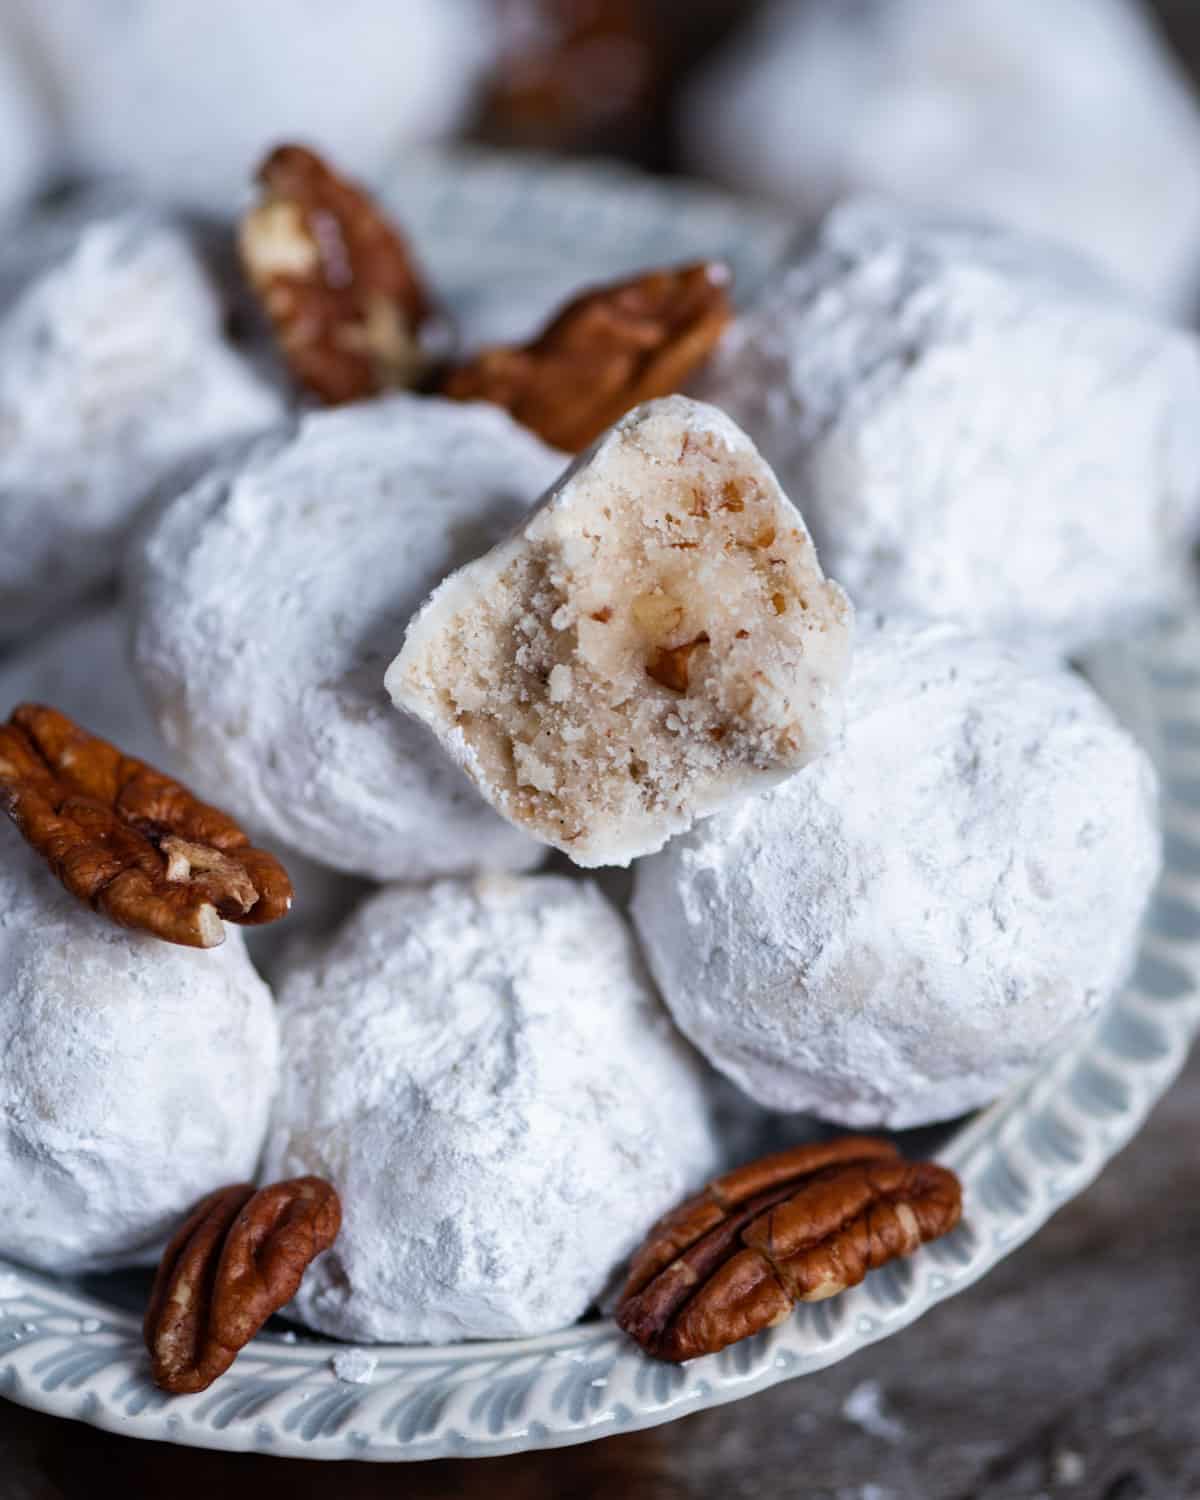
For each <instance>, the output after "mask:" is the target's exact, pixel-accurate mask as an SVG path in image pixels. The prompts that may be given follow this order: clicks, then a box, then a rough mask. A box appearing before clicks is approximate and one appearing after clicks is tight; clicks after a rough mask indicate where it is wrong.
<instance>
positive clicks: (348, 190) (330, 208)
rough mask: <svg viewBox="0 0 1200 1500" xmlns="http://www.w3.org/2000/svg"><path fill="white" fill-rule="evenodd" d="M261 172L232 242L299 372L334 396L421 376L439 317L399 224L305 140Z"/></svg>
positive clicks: (282, 150)
mask: <svg viewBox="0 0 1200 1500" xmlns="http://www.w3.org/2000/svg"><path fill="white" fill-rule="evenodd" d="M258 181H259V184H260V186H261V188H262V198H261V201H260V202H259V203H258V204H257V205H256V206H255V207H254V208H252V209H251V210H250V211H249V212H248V213H247V214H246V216H245V217H244V218H243V220H242V224H241V228H240V231H239V235H238V248H239V251H240V254H241V259H242V265H243V267H244V269H245V271H246V275H247V277H248V278H249V281H250V284H251V285H252V286H253V287H254V289H255V291H256V293H257V294H258V297H259V300H260V301H261V303H262V305H263V307H264V309H265V311H266V313H267V316H268V317H269V318H270V320H271V323H272V325H273V326H274V329H275V335H276V338H277V340H278V342H279V346H280V349H281V350H282V353H283V356H284V359H285V360H286V362H287V365H288V368H289V369H290V370H291V372H292V375H293V376H294V377H295V379H296V381H297V382H298V383H299V384H300V385H301V386H303V387H304V389H305V390H308V391H310V392H312V394H313V395H315V396H317V397H319V398H320V400H322V401H324V402H326V403H327V404H329V405H331V406H336V405H340V404H342V403H344V402H348V401H361V400H364V399H365V398H366V397H369V396H374V395H377V394H378V393H379V392H381V391H385V390H392V389H403V388H407V387H411V386H415V385H417V384H419V383H420V381H421V380H422V379H423V378H424V377H425V375H426V373H427V371H428V369H429V366H430V362H431V359H432V358H433V354H434V348H433V346H434V345H435V344H436V343H437V341H438V339H439V338H440V337H441V336H443V335H444V331H445V324H444V320H443V319H442V318H441V316H440V315H439V314H438V313H437V312H436V310H435V308H434V305H433V301H432V299H431V297H430V295H429V293H428V292H427V291H426V289H425V286H424V283H423V281H422V279H421V275H420V273H419V271H418V269H417V265H416V262H415V260H414V258H413V255H412V252H411V250H410V249H409V247H408V244H407V243H406V241H405V240H404V238H403V236H402V235H401V234H400V232H399V230H397V229H396V228H395V227H394V226H393V225H392V224H390V223H389V222H388V221H387V219H386V218H385V217H384V215H383V214H382V213H380V211H379V210H378V209H377V208H376V206H375V205H374V203H373V202H372V201H371V199H370V198H369V197H368V196H367V194H366V193H365V192H364V191H363V190H362V189H361V188H359V187H356V186H355V185H354V184H352V183H350V182H347V181H346V180H345V179H344V178H342V177H339V176H338V174H337V173H336V172H334V171H333V169H332V168H331V167H330V166H329V165H328V164H327V163H326V162H324V161H323V160H322V159H321V158H320V157H319V156H318V155H317V154H316V152H314V151H310V150H308V149H307V147H304V146H296V145H286V146H279V147H277V148H276V150H274V151H272V152H271V154H270V155H269V156H268V157H267V159H266V160H265V161H264V162H263V164H262V166H261V167H260V168H259V171H258Z"/></svg>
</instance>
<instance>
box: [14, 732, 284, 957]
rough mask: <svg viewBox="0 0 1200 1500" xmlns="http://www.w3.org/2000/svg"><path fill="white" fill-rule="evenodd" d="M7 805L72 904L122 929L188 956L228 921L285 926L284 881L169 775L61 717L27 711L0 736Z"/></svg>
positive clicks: (266, 858)
mask: <svg viewBox="0 0 1200 1500" xmlns="http://www.w3.org/2000/svg"><path fill="white" fill-rule="evenodd" d="M0 806H2V807H3V809H4V810H5V811H6V812H7V813H8V815H9V817H11V818H12V820H13V822H14V823H15V824H16V825H17V827H18V828H19V829H20V830H21V833H22V834H23V835H24V837H25V839H26V840H27V842H28V843H29V844H30V845H31V846H32V847H33V848H34V849H36V850H37V852H38V853H39V854H40V855H41V856H42V858H43V859H44V860H45V861H46V862H47V863H48V864H49V866H50V868H51V869H52V870H53V871H54V873H55V875H57V877H58V878H59V880H61V881H62V883H63V885H65V886H66V888H67V890H69V891H70V892H71V894H72V895H73V896H78V897H79V899H80V900H81V901H86V902H87V903H88V905H89V906H91V907H92V908H93V909H94V910H95V911H98V912H101V913H103V914H104V915H105V916H107V917H108V918H109V919H110V920H111V921H113V922H116V923H117V924H118V925H120V926H122V927H133V928H139V929H141V930H142V931H145V932H150V933H153V934H154V935H155V936H156V937H160V938H164V939H165V940H166V941H167V942H170V943H182V944H184V945H185V946H187V947H191V948H212V947H215V946H216V945H217V944H219V943H221V942H223V941H224V937H225V930H224V927H223V926H222V918H223V919H224V920H225V921H229V922H237V923H240V924H243V925H251V926H257V925H259V924H261V923H264V922H274V921H275V920H276V919H277V918H279V917H282V916H286V914H287V912H288V910H289V908H290V907H291V904H292V885H291V881H290V880H289V879H288V876H287V871H286V870H285V869H284V868H283V866H282V865H281V864H280V863H279V861H278V860H277V859H276V858H275V856H274V855H272V854H267V853H266V852H265V851H264V850H262V849H254V848H252V847H251V845H250V841H249V839H248V838H247V837H246V835H245V834H244V833H243V832H242V830H241V828H239V827H238V825H237V824H236V823H235V822H234V821H233V819H232V818H229V817H227V816H226V815H225V814H224V813H222V812H218V810H217V809H216V808H215V807H209V806H208V805H207V804H206V803H204V802H200V801H199V800H198V799H197V798H196V797H194V796H193V795H192V793H191V792H189V791H188V789H187V788H186V787H184V786H181V785H180V784H179V782H177V781H172V780H171V778H170V777H169V776H164V775H163V774H162V772H161V771H156V770H154V769H153V767H151V766H148V765H146V764H145V762H144V761H140V760H135V759H134V758H133V757H132V756H129V755H123V754H122V753H121V751H120V750H118V749H117V748H116V746H114V745H110V744H109V743H108V741H107V740H102V739H98V738H97V737H96V736H95V735H92V734H88V732H87V731H86V730H85V729H81V728H80V727H79V725H77V724H75V723H74V722H72V720H70V719H69V718H67V716H66V715H65V714H62V713H59V712H58V711H57V710H56V709H53V708H45V707H42V706H41V705H39V704H34V703H23V704H21V705H20V707H18V708H16V709H14V710H13V713H12V716H11V717H10V719H9V721H8V723H7V724H3V725H0Z"/></svg>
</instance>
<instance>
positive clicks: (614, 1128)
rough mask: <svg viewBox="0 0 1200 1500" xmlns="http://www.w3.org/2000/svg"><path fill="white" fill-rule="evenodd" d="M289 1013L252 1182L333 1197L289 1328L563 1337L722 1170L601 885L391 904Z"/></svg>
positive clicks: (403, 893) (424, 892) (695, 1097)
mask: <svg viewBox="0 0 1200 1500" xmlns="http://www.w3.org/2000/svg"><path fill="white" fill-rule="evenodd" d="M280 996H281V1010H280V1016H281V1023H282V1034H283V1059H284V1063H283V1078H284V1085H283V1088H282V1091H281V1093H280V1096H279V1099H278V1103H277V1106H276V1110H275V1115H274V1122H273V1124H272V1127H271V1131H270V1137H269V1143H268V1147H267V1152H266V1157H265V1162H264V1173H265V1175H266V1178H267V1179H268V1180H270V1179H272V1178H279V1177H290V1176H294V1175H297V1174H303V1173H317V1174H319V1175H321V1176H325V1177H327V1178H328V1179H329V1180H330V1181H332V1182H333V1183H334V1185H335V1186H336V1187H337V1189H338V1192H339V1194H340V1195H341V1200H342V1208H343V1225H342V1232H341V1234H340V1236H339V1238H338V1241H337V1243H336V1245H335V1246H334V1247H333V1249H332V1250H330V1251H329V1252H328V1253H327V1254H326V1255H324V1256H322V1257H321V1259H320V1260H319V1261H317V1262H316V1263H315V1264H314V1265H313V1267H312V1268H311V1270H310V1271H309V1273H308V1274H307V1276H306V1277H305V1279H304V1283H303V1285H302V1286H301V1289H300V1292H299V1294H298V1296H297V1298H296V1300H295V1302H294V1303H293V1304H292V1311H293V1312H294V1314H295V1316H296V1317H297V1318H299V1319H300V1320H301V1321H302V1322H304V1323H307V1324H309V1325H310V1326H311V1327H313V1328H318V1329H320V1330H321V1331H322V1332H324V1333H328V1334H332V1335H333V1336H335V1337H338V1338H345V1339H353V1340H366V1341H396V1342H401V1343H422V1342H432V1343H438V1342H444V1341H448V1340H458V1339H471V1338H517V1337H521V1336H525V1335H533V1334H539V1333H547V1332H550V1331H551V1330H553V1329H556V1328H562V1327H565V1326H566V1325H567V1324H569V1323H571V1322H573V1321H574V1320H575V1319H577V1318H579V1317H580V1316H582V1314H583V1313H584V1312H585V1311H586V1310H587V1308H588V1306H589V1305H590V1304H591V1303H592V1302H593V1301H594V1300H595V1299H596V1298H597V1297H599V1296H600V1295H601V1293H602V1291H603V1289H604V1287H605V1284H606V1282H607V1281H608V1279H609V1277H610V1276H611V1274H612V1273H613V1272H614V1271H615V1270H616V1269H617V1268H618V1267H619V1266H620V1264H621V1263H622V1261H623V1260H624V1258H625V1257H626V1256H627V1255H628V1254H629V1253H630V1251H631V1250H632V1249H633V1248H634V1247H635V1245H636V1244H637V1243H638V1241H639V1240H640V1239H641V1237H642V1236H643V1235H644V1234H645V1232H646V1231H647V1229H648V1228H649V1226H650V1225H651V1223H653V1221H654V1220H655V1218H656V1217H657V1216H658V1215H659V1214H660V1213H662V1212H663V1211H664V1210H666V1209H668V1208H669V1207H671V1206H672V1204H674V1203H675V1202H676V1201H677V1200H678V1199H679V1198H680V1197H682V1196H683V1195H684V1194H685V1193H686V1192H688V1191H689V1190H690V1189H691V1188H692V1187H694V1186H695V1184H696V1183H697V1182H698V1181H699V1180H701V1179H703V1178H704V1177H705V1176H706V1175H707V1174H708V1173H710V1172H711V1171H712V1170H713V1168H714V1166H715V1165H716V1163H717V1161H718V1156H717V1143H716V1140H715V1138H714V1136H713V1134H712V1131H711V1128H710V1124H709V1117H708V1108H707V1098H708V1094H707V1086H706V1083H705V1079H704V1074H703V1070H702V1068H701V1065H700V1063H699V1060H698V1059H697V1058H696V1057H695V1056H694V1054H693V1053H692V1052H691V1050H690V1048H688V1047H687V1046H686V1044H685V1043H684V1042H683V1041H682V1040H681V1039H680V1037H679V1036H678V1035H677V1033H676V1032H675V1030H674V1028H673V1027H672V1026H671V1024H670V1021H669V1020H668V1018H667V1017H666V1015H665V1013H664V1012H663V1011H662V1009H661V1007H660V1006H659V1004H658V1002H657V1000H656V999H655V998H654V995H653V992H652V990H651V988H650V985H649V982H648V980H647V978H646V977H645V972H644V969H643V967H642V965H641V962H640V959H639V958H638V956H637V954H636V950H635V948H634V945H633V941H632V937H631V935H630V933H629V931H628V928H627V926H626V924H625V922H624V921H623V919H622V918H621V917H620V916H619V915H618V914H617V913H616V912H615V911H614V910H613V909H612V908H611V907H610V906H609V905H608V903H607V902H606V901H605V900H604V898H603V897H602V896H601V895H600V893H599V891H598V890H596V888H595V887H594V886H592V885H591V884H583V883H579V882H575V881H571V880H566V879H563V878H562V877H559V876H533V877H519V876H517V877H504V876H499V877H497V876H489V877H483V878H480V879H477V880H474V881H441V882H438V883H436V884H434V885H432V886H430V887H428V888H425V889H419V888H413V887H392V888H390V889H388V890H385V891H382V892H381V893H379V894H378V895H376V896H375V897H373V898H372V899H371V900H369V901H367V902H366V903H365V905H364V906H363V907H362V908H361V909H360V910H359V912H358V913H357V915H356V916H354V917H353V918H352V919H351V920H350V921H349V922H348V923H347V924H346V926H345V927H344V928H343V930H342V931H341V932H340V933H339V934H338V935H337V936H336V937H335V938H334V939H333V940H332V941H331V942H329V943H328V944H326V945H325V946H324V947H321V948H316V947H314V948H313V949H310V951H309V952H308V954H306V955H301V956H298V957H297V959H296V960H295V961H294V962H293V964H292V965H291V967H290V969H289V970H288V971H287V972H286V973H285V974H284V975H283V977H282V980H281V988H280Z"/></svg>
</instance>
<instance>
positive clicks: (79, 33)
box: [24, 0, 495, 216]
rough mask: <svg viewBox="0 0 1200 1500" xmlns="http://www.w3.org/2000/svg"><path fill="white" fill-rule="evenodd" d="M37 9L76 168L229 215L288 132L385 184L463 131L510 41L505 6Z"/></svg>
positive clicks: (369, 1)
mask: <svg viewBox="0 0 1200 1500" xmlns="http://www.w3.org/2000/svg"><path fill="white" fill-rule="evenodd" d="M24 3H25V4H26V6H27V8H28V11H29V24H30V28H31V30H32V31H33V32H34V33H35V35H36V36H37V37H38V38H39V40H40V42H41V45H42V48H43V50H44V52H45V54H46V58H47V61H48V65H49V68H50V72H51V74H52V76H53V78H54V81H55V84H56V86H57V91H58V94H59V96H60V98H61V100H62V113H63V118H64V124H65V128H66V134H67V147H68V150H69V152H70V155H71V159H72V161H73V164H74V165H75V166H76V167H77V168H78V169H79V170H80V171H82V172H84V173H88V174H101V175H108V174H122V175H125V176H128V177H129V178H131V179H133V180H134V181H136V182H137V183H138V184H139V185H140V186H141V187H142V188H143V189H145V190H146V191H147V192H150V193H152V194H153V195H154V196H155V197H156V198H158V199H162V200H166V201H169V202H182V203H187V204H189V205H191V206H193V207H197V208H203V209H206V210H209V211H212V212H214V213H218V214H220V215H222V216H227V215H230V214H232V213H234V212H236V210H237V207H238V205H239V202H240V199H241V197H242V195H243V194H244V192H245V190H246V188H247V186H248V184H249V181H250V177H251V174H252V172H253V170H254V168H255V166H256V164H257V162H258V160H259V158H260V157H261V156H262V155H263V154H264V153H265V152H266V151H267V150H268V149H269V148H270V147H271V146H273V145H275V144H276V143H277V142H279V141H280V140H286V139H290V138H291V139H294V138H296V137H297V136H298V137H299V138H300V139H303V140H311V141H313V142H314V143H316V144H318V145H319V146H320V147H321V149H322V151H325V152H328V153H329V155H330V156H331V157H332V158H333V159H334V160H335V161H337V160H341V161H344V162H345V163H346V165H347V167H348V168H350V169H352V170H353V172H354V174H355V175H356V176H363V177H366V178H372V177H375V176H377V175H379V174H381V173H382V172H383V171H384V170H385V169H386V168H387V166H388V165H389V164H390V163H391V162H392V161H393V160H394V159H395V158H396V156H397V154H398V153H399V152H400V150H401V148H402V147H403V146H404V145H405V144H412V143H414V142H417V141H428V140H435V139H437V138H439V137H442V136H445V135H448V134H450V133H451V132H452V131H453V130H455V129H456V128H457V127H458V126H459V125H460V124H461V123H462V120H463V118H464V116H465V115H466V113H467V111H468V109H469V108H470V105H471V101H472V98H473V95H474V91H475V87H476V84H477V82H478V80H479V78H480V75H481V73H482V70H483V69H484V68H485V67H486V66H487V64H488V62H489V61H490V58H491V56H492V54H493V49H494V46H495V40H494V25H493V22H492V16H491V11H492V6H491V4H490V0H404V4H403V5H400V6H398V5H397V4H396V3H395V0H338V3H337V4H336V5H327V4H325V3H323V0H251V3H246V0H170V3H169V4H165V5H164V4H162V3H161V0H122V3H121V4H120V5H97V4H96V3H95V0H24Z"/></svg>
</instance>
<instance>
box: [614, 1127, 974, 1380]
mask: <svg viewBox="0 0 1200 1500" xmlns="http://www.w3.org/2000/svg"><path fill="white" fill-rule="evenodd" d="M961 1213H962V1189H961V1187H960V1185H959V1182H958V1179H957V1178H956V1177H955V1176H954V1174H953V1172H950V1171H948V1170H947V1169H946V1168H945V1167H939V1166H937V1165H935V1164H934V1163H932V1162H907V1161H903V1160H901V1158H900V1156H899V1153H898V1152H897V1150H896V1148H895V1147H894V1146H893V1145H892V1144H891V1143H890V1142H888V1141H881V1140H875V1139H872V1138H871V1137H869V1136H844V1137H843V1138H842V1139H840V1140H834V1141H827V1142H823V1143H821V1144H818V1145H809V1146H797V1147H795V1148H794V1149H793V1150H791V1151H782V1152H780V1153H779V1154H778V1155H777V1156H768V1157H766V1158H765V1159H764V1160H762V1161H759V1162H754V1163H752V1164H751V1165H750V1166H746V1167H741V1168H739V1169H738V1170H737V1171H734V1172H729V1173H727V1174H726V1175H725V1176H724V1177H718V1178H717V1179H716V1180H715V1181H714V1182H711V1183H709V1185H708V1186H707V1187H706V1188H705V1189H704V1190H703V1191H702V1192H701V1193H699V1194H697V1195H696V1196H695V1197H694V1198H689V1199H688V1200H687V1202H686V1203H684V1204H683V1205H682V1206H681V1207H679V1208H677V1209H676V1210H674V1212H672V1213H669V1214H667V1215H666V1216H665V1217H664V1218H662V1219H660V1220H659V1222H658V1223H657V1224H656V1225H655V1226H654V1228H653V1229H652V1230H651V1232H650V1236H649V1238H648V1239H647V1241H646V1243H645V1245H644V1246H643V1247H642V1249H641V1250H640V1251H639V1252H638V1254H637V1255H636V1256H635V1258H634V1261H633V1264H632V1267H631V1270H630V1273H629V1279H628V1281H627V1282H626V1284H625V1288H624V1290H623V1291H622V1293H621V1300H620V1303H619V1305H618V1307H617V1322H618V1323H619V1324H620V1326H621V1327H622V1328H623V1329H624V1330H625V1332H626V1333H628V1334H629V1335H630V1337H632V1338H634V1339H636V1340H637V1342H638V1343H639V1344H640V1345H641V1346H642V1348H643V1349H645V1350H646V1352H647V1353H648V1354H652V1355H654V1356H655V1358H657V1359H667V1360H677V1361H678V1360H685V1359H695V1358H696V1357H697V1356H698V1355H701V1354H715V1353H716V1352H717V1350H718V1349H724V1348H725V1347H726V1345H728V1344H733V1343H736V1342H737V1341H738V1340H739V1339H744V1338H749V1337H750V1335H751V1334H755V1333H760V1332H761V1331H762V1330H763V1329H764V1328H770V1327H774V1325H775V1324H776V1323H779V1322H782V1320H783V1319H784V1318H786V1317H787V1315H788V1313H789V1312H791V1310H792V1308H793V1306H794V1305H795V1304H796V1303H797V1302H819V1301H821V1300H822V1299H823V1298H826V1297H835V1296H837V1294H838V1293H839V1292H844V1291H845V1290H846V1288H847V1287H851V1286H856V1285H857V1284H858V1283H859V1282H860V1281H861V1280H862V1279H863V1277H864V1276H865V1275H866V1274H867V1272H868V1271H872V1270H876V1269H877V1268H878V1267H879V1266H882V1265H886V1263H887V1262H888V1261H890V1260H895V1259H896V1258H897V1257H898V1256H901V1255H908V1254H910V1253H911V1252H912V1251H913V1250H916V1249H917V1248H918V1247H919V1246H920V1245H923V1244H925V1243H926V1242H927V1241H929V1240H934V1239H937V1238H938V1237H939V1236H940V1235H943V1234H946V1233H948V1232H949V1231H950V1230H951V1229H953V1228H954V1226H955V1225H956V1224H957V1223H958V1220H959V1217H960V1215H961Z"/></svg>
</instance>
